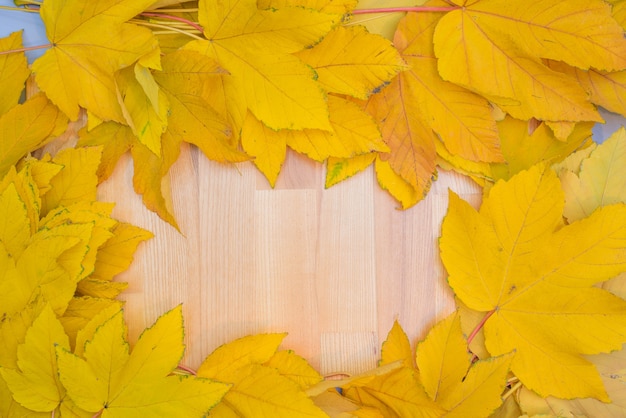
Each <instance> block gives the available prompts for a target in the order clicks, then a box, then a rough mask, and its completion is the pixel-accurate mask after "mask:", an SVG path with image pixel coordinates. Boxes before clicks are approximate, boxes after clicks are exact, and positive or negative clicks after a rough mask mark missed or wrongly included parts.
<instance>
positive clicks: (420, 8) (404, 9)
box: [352, 6, 461, 15]
mask: <svg viewBox="0 0 626 418" xmlns="http://www.w3.org/2000/svg"><path fill="white" fill-rule="evenodd" d="M460 8H461V7H460V6H441V7H434V6H415V7H381V8H374V9H356V10H353V11H352V14H353V15H364V14H372V13H404V12H451V11H452V10H457V9H460Z"/></svg>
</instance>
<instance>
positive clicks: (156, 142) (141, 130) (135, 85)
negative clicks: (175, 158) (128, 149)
mask: <svg viewBox="0 0 626 418" xmlns="http://www.w3.org/2000/svg"><path fill="white" fill-rule="evenodd" d="M138 67H141V65H139V64H136V65H135V66H134V67H127V68H125V69H123V70H122V71H120V72H119V73H117V75H116V82H117V86H118V88H119V92H120V100H121V104H122V105H123V106H122V112H123V114H124V116H125V118H126V122H127V123H128V125H129V126H130V128H131V129H132V131H133V134H135V136H136V137H137V139H139V142H141V143H142V144H144V145H145V146H146V147H148V148H149V149H150V151H152V152H154V153H155V154H156V155H157V156H159V155H160V154H161V135H163V132H165V129H166V128H167V115H168V111H169V101H168V99H167V97H166V96H165V94H164V93H163V92H162V91H160V90H159V89H158V86H156V83H155V82H154V79H152V83H153V84H154V88H156V89H157V91H156V92H154V94H156V98H154V97H150V96H149V95H148V94H147V93H146V90H145V88H144V86H143V85H142V84H141V83H140V82H139V80H138V79H137V77H136V74H137V72H138V71H141V70H137V68H138ZM145 73H147V74H145V75H144V81H145V83H148V82H149V81H148V79H149V77H151V75H150V72H149V71H147V69H146V71H145ZM140 74H141V72H140ZM154 94H153V95H154Z"/></svg>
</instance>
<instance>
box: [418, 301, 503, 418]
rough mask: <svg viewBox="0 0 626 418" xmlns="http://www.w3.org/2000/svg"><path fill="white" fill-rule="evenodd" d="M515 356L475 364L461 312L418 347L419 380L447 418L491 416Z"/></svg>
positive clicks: (450, 318)
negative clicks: (462, 325)
mask: <svg viewBox="0 0 626 418" xmlns="http://www.w3.org/2000/svg"><path fill="white" fill-rule="evenodd" d="M511 359H512V355H511V354H505V355H503V356H499V357H496V358H487V359H483V360H479V361H477V362H475V363H473V364H472V361H471V356H470V354H469V353H468V351H467V341H466V340H465V338H464V337H463V334H462V331H461V321H460V316H459V315H458V313H453V314H452V315H449V316H448V317H447V318H446V319H444V320H442V321H441V322H439V323H438V324H436V325H435V326H434V327H433V328H432V329H431V330H430V331H429V333H428V335H427V336H426V339H425V340H424V341H422V342H420V343H419V344H418V346H417V356H416V360H417V367H418V368H419V370H420V381H421V382H422V384H423V385H424V389H425V390H426V392H427V393H428V395H429V396H430V398H431V399H432V400H434V401H436V402H437V404H438V405H440V406H441V407H443V408H445V409H446V410H447V411H448V412H447V413H446V414H445V415H444V416H445V417H466V416H489V415H490V414H491V413H492V412H493V411H494V410H495V409H496V408H498V407H499V406H500V405H501V404H502V398H501V394H502V392H503V390H504V387H505V386H506V380H507V374H508V372H509V365H510V364H511Z"/></svg>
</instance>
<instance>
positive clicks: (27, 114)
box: [0, 94, 66, 175]
mask: <svg viewBox="0 0 626 418" xmlns="http://www.w3.org/2000/svg"><path fill="white" fill-rule="evenodd" d="M65 121H66V119H65V117H64V116H63V115H62V114H61V112H59V109H57V107H56V106H54V105H53V104H52V103H51V102H50V101H49V100H48V99H47V98H46V97H45V96H44V95H43V94H39V95H36V96H35V97H33V98H31V99H29V100H27V101H26V102H25V103H24V104H21V105H17V106H15V107H13V108H11V110H9V111H8V112H7V113H5V114H3V115H2V116H1V117H0V136H2V141H0V175H4V174H5V173H6V172H7V170H8V169H9V167H10V166H12V165H14V164H16V163H17V162H18V160H19V159H20V158H22V157H24V155H26V154H28V153H29V152H31V151H34V150H36V149H37V148H39V147H42V146H43V145H45V144H46V143H47V142H49V141H50V140H51V139H52V138H51V136H52V135H53V134H54V133H55V132H58V133H60V132H62V131H63V130H64V129H65V126H66V125H65Z"/></svg>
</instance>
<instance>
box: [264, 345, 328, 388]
mask: <svg viewBox="0 0 626 418" xmlns="http://www.w3.org/2000/svg"><path fill="white" fill-rule="evenodd" d="M265 366H267V367H272V368H274V369H276V370H278V373H280V375H281V376H285V377H287V378H288V379H290V380H293V381H294V382H296V383H297V384H298V386H300V388H301V389H307V388H309V387H310V386H313V385H315V384H317V383H319V382H321V381H322V380H323V377H322V376H321V375H320V374H319V373H318V372H317V371H316V370H315V369H314V368H313V367H311V365H310V364H309V363H308V362H307V361H306V360H305V359H304V358H302V357H300V356H299V355H297V354H296V353H295V352H293V351H291V350H284V351H279V352H277V353H276V354H274V355H273V356H272V357H271V358H270V359H269V360H268V361H267V363H265Z"/></svg>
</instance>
